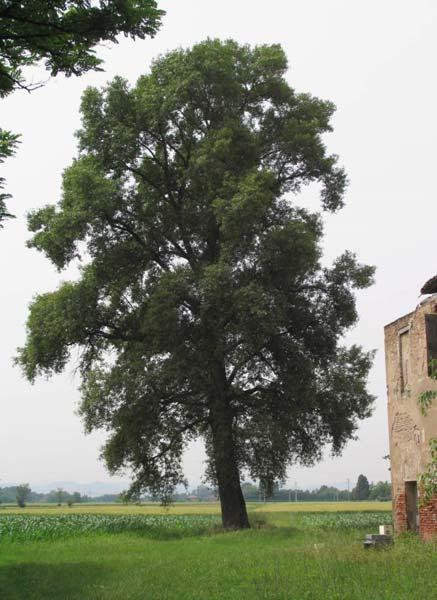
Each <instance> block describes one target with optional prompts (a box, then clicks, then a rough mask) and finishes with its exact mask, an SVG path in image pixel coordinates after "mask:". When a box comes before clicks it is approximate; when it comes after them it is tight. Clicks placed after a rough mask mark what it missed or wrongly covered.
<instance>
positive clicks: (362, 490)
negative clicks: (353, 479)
mask: <svg viewBox="0 0 437 600" xmlns="http://www.w3.org/2000/svg"><path fill="white" fill-rule="evenodd" d="M369 495H370V484H369V480H368V479H367V477H366V476H365V475H359V476H358V480H357V485H356V486H355V488H354V489H353V490H352V498H353V499H354V500H367V498H368V497H369Z"/></svg>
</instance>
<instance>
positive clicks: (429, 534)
mask: <svg viewBox="0 0 437 600" xmlns="http://www.w3.org/2000/svg"><path fill="white" fill-rule="evenodd" d="M419 523H420V535H421V537H422V539H423V540H426V541H428V540H431V539H433V538H437V496H434V500H433V501H432V502H430V504H427V505H426V506H423V507H420V508H419Z"/></svg>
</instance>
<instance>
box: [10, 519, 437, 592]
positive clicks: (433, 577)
mask: <svg viewBox="0 0 437 600" xmlns="http://www.w3.org/2000/svg"><path fill="white" fill-rule="evenodd" d="M0 514H3V513H0ZM363 515H364V516H363V518H364V519H365V518H367V517H366V513H363ZM332 516H333V515H332V513H331V514H329V513H327V514H326V515H324V514H323V513H321V512H318V513H314V514H303V513H297V512H295V513H291V511H288V510H287V511H283V512H269V513H265V514H262V513H261V512H259V511H258V512H257V513H252V519H253V521H254V522H255V521H256V524H257V526H256V527H255V528H253V529H252V530H250V531H243V532H233V533H220V532H218V531H210V530H209V531H207V532H204V533H202V534H199V533H197V532H196V533H192V534H190V535H188V534H187V535H183V534H181V533H180V532H179V533H178V532H175V533H174V535H173V534H172V533H171V531H170V532H168V534H167V535H162V536H160V535H158V536H157V535H156V532H155V534H154V535H153V536H151V535H150V534H149V533H147V531H141V530H139V531H136V532H134V531H132V532H129V533H107V532H100V533H92V534H87V535H79V536H78V537H66V538H65V539H58V540H56V539H53V540H50V541H39V542H34V541H21V542H11V541H3V542H1V543H0V598H1V600H10V599H11V600H12V599H20V600H21V599H29V600H38V599H44V600H46V599H51V598H55V599H58V598H59V599H62V600H70V599H75V600H76V599H77V600H88V599H92V600H94V599H96V600H98V599H113V600H124V599H131V598H132V599H134V598H135V599H155V598H159V599H178V600H179V599H185V598H187V599H188V598H190V599H196V600H198V599H202V600H203V599H212V598H221V599H225V598H226V599H229V598H231V599H234V598H236V599H239V598H242V599H246V598H247V599H249V598H251V599H253V598H274V599H276V598H278V599H282V598H284V599H287V600H289V599H290V600H292V599H296V600H303V599H306V598H307V599H311V600H317V599H323V600H325V599H328V600H330V599H338V600H347V599H352V598H353V599H355V598H356V599H358V598H360V599H361V598H368V599H372V600H379V599H387V600H388V599H390V600H400V599H402V598H405V599H408V600H413V599H417V600H425V599H430V600H432V599H434V598H437V545H435V544H422V543H420V542H419V541H418V540H417V539H415V538H413V537H404V538H402V539H399V540H398V541H397V542H396V544H395V546H394V547H393V548H392V549H389V550H383V551H374V550H364V549H363V548H362V538H363V536H364V533H365V531H366V530H363V529H356V528H348V523H349V527H351V523H355V521H350V519H355V520H356V522H357V523H358V522H359V520H360V519H361V516H360V515H359V514H358V515H357V514H356V513H355V514H352V517H350V515H348V514H342V515H340V514H339V515H338V517H339V523H340V522H342V523H343V526H342V527H337V526H334V527H333V525H332V523H333V521H332ZM383 517H384V513H381V518H383ZM385 517H387V515H385ZM0 518H1V517H0ZM24 518H26V517H25V515H23V519H24ZM55 518H56V517H55ZM348 519H349V521H348ZM29 523H30V521H29ZM325 526H329V527H331V528H330V529H323V528H321V527H325ZM332 527H333V528H332ZM373 531H375V529H373Z"/></svg>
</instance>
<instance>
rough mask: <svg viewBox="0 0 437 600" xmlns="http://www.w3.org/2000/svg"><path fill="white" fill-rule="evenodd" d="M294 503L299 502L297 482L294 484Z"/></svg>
mask: <svg viewBox="0 0 437 600" xmlns="http://www.w3.org/2000/svg"><path fill="white" fill-rule="evenodd" d="M294 501H295V502H297V481H295V482H294Z"/></svg>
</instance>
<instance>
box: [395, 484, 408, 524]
mask: <svg viewBox="0 0 437 600" xmlns="http://www.w3.org/2000/svg"><path fill="white" fill-rule="evenodd" d="M393 523H394V530H395V533H402V532H403V531H407V503H406V499H405V494H398V495H397V496H396V498H394V499H393Z"/></svg>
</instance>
